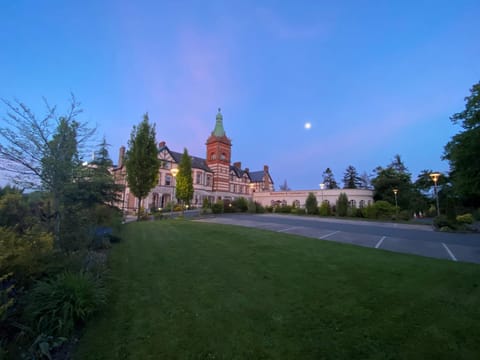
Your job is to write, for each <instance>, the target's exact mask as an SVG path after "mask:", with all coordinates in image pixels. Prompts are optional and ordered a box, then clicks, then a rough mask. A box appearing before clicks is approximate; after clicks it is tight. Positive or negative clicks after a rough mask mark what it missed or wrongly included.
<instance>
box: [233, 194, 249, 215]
mask: <svg viewBox="0 0 480 360" xmlns="http://www.w3.org/2000/svg"><path fill="white" fill-rule="evenodd" d="M232 204H233V206H234V207H235V209H236V211H240V212H246V211H247V210H248V201H247V199H245V198H244V197H239V198H238V199H235V200H233V202H232Z"/></svg>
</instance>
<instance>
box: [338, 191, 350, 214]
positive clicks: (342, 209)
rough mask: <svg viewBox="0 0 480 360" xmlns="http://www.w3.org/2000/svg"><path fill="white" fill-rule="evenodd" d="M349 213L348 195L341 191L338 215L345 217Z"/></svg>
mask: <svg viewBox="0 0 480 360" xmlns="http://www.w3.org/2000/svg"><path fill="white" fill-rule="evenodd" d="M347 215H348V196H347V194H345V193H340V195H339V196H338V199H337V216H341V217H345V216H347Z"/></svg>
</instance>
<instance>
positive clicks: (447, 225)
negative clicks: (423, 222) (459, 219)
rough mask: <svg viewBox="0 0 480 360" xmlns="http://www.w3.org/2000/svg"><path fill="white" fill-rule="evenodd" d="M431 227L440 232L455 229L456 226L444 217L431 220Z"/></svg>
mask: <svg viewBox="0 0 480 360" xmlns="http://www.w3.org/2000/svg"><path fill="white" fill-rule="evenodd" d="M433 226H434V227H435V228H437V229H439V230H441V231H448V230H449V229H451V230H454V229H456V224H455V222H453V221H452V220H450V219H449V218H448V217H447V216H445V215H440V216H437V217H436V218H434V219H433Z"/></svg>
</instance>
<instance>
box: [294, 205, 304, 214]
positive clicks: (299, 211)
mask: <svg viewBox="0 0 480 360" xmlns="http://www.w3.org/2000/svg"><path fill="white" fill-rule="evenodd" d="M292 214H295V215H305V214H306V210H305V208H296V207H292Z"/></svg>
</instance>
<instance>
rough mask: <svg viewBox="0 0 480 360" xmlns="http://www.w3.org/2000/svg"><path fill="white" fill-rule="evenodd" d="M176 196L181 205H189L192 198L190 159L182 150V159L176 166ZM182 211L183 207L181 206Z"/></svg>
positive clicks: (185, 150)
mask: <svg viewBox="0 0 480 360" xmlns="http://www.w3.org/2000/svg"><path fill="white" fill-rule="evenodd" d="M176 180H177V185H176V189H175V191H176V195H177V199H179V200H181V201H182V202H183V203H187V204H190V201H191V200H192V198H193V178H192V158H191V157H190V155H188V150H187V149H186V148H185V149H184V150H183V155H182V158H181V159H180V163H179V164H178V175H177V178H176ZM182 211H183V206H182Z"/></svg>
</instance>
